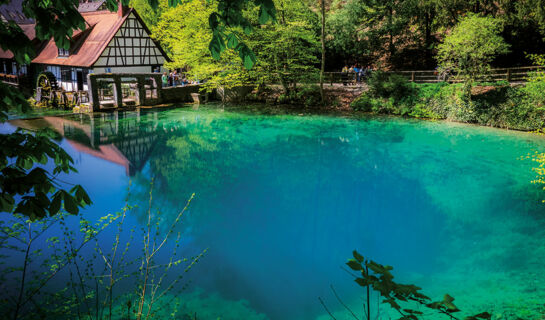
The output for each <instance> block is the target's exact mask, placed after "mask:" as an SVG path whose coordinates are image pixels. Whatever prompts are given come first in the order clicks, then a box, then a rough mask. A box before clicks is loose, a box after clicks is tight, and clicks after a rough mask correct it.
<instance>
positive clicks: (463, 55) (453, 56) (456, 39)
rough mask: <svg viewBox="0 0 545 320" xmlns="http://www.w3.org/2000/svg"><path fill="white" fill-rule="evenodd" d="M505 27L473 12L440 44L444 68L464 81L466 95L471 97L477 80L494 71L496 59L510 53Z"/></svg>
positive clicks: (438, 56) (440, 55)
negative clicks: (504, 38) (502, 31)
mask: <svg viewBox="0 0 545 320" xmlns="http://www.w3.org/2000/svg"><path fill="white" fill-rule="evenodd" d="M501 30H502V26H501V24H500V21H498V20H497V19H494V18H491V17H483V16H480V15H476V14H469V15H468V16H466V17H465V18H463V19H462V20H461V21H460V22H459V23H458V24H457V25H456V27H454V29H453V30H452V31H451V33H450V34H449V35H447V36H446V37H445V40H444V42H443V43H442V44H440V45H439V52H438V55H437V60H438V62H439V66H440V69H441V70H442V71H443V72H452V73H454V74H455V75H456V76H457V77H458V78H460V79H462V80H463V81H464V83H465V93H466V97H469V96H470V94H471V88H472V86H473V83H474V82H475V80H476V79H477V78H478V77H479V76H481V75H483V74H486V73H487V72H488V71H489V70H490V63H491V62H492V61H493V60H494V58H495V57H496V56H497V55H499V54H505V53H507V52H509V45H508V44H507V43H505V41H504V40H503V38H502V36H501V35H500V32H501Z"/></svg>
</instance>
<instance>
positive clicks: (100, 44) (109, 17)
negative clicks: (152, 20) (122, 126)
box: [0, 0, 168, 91]
mask: <svg viewBox="0 0 545 320" xmlns="http://www.w3.org/2000/svg"><path fill="white" fill-rule="evenodd" d="M15 2H20V0H15ZM78 9H79V11H80V13H81V15H82V16H83V18H84V19H85V22H86V25H87V28H86V29H85V30H83V31H79V30H78V31H76V32H75V33H74V35H73V37H72V41H71V45H70V48H69V49H68V50H65V49H63V48H58V47H57V45H56V44H55V41H54V40H53V39H50V40H48V41H45V42H43V43H40V44H39V45H37V46H36V47H37V55H36V57H35V58H34V59H33V60H32V63H31V65H32V67H33V68H31V69H32V70H35V72H36V73H39V72H41V71H44V70H47V71H50V72H51V73H53V74H54V75H55V77H56V78H57V83H58V84H59V86H61V87H62V88H63V89H65V90H67V91H76V90H87V74H89V73H116V72H123V73H149V72H154V71H158V70H160V69H161V67H162V65H163V64H164V63H165V61H167V60H168V57H167V55H166V53H165V52H164V51H163V49H162V48H161V46H160V45H159V44H158V43H157V42H156V41H154V40H153V39H152V38H151V37H150V34H151V32H150V30H149V29H148V27H147V26H146V24H145V23H144V21H143V20H142V19H141V18H140V16H139V15H138V13H137V12H136V10H134V9H132V8H127V7H124V6H121V5H120V6H119V9H118V11H117V12H110V11H108V10H106V9H105V7H104V0H100V1H91V2H86V3H82V4H80V7H79V8H78ZM6 10H7V9H6ZM12 10H13V9H12ZM0 12H2V11H1V10H0ZM2 17H4V13H3V12H2ZM25 22H27V23H21V24H20V25H21V27H22V28H23V30H25V31H26V30H27V29H28V30H29V32H27V36H30V37H32V36H33V32H32V31H33V29H34V28H33V22H32V21H28V20H27V21H25ZM29 22H30V23H29ZM31 39H32V38H31ZM1 58H4V60H3V62H4V64H6V61H7V62H8V63H9V62H10V61H9V59H12V58H13V55H11V56H10V55H9V52H0V59H1ZM11 63H13V61H12V62H11ZM13 66H14V67H15V66H16V65H15V64H13ZM1 71H2V70H0V72H1ZM3 71H4V72H5V73H8V72H11V73H12V74H21V73H27V71H26V70H25V69H24V68H18V69H17V68H11V69H6V68H5V67H4V70H3Z"/></svg>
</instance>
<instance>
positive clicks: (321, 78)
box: [320, 0, 325, 105]
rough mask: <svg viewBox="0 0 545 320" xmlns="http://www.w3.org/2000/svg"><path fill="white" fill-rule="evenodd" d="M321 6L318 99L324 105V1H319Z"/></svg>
mask: <svg viewBox="0 0 545 320" xmlns="http://www.w3.org/2000/svg"><path fill="white" fill-rule="evenodd" d="M321 5H322V8H321V9H322V34H321V37H320V40H321V41H322V66H321V69H320V97H321V99H322V105H323V104H324V103H325V97H324V71H325V0H321Z"/></svg>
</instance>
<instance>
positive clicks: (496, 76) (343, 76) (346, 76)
mask: <svg viewBox="0 0 545 320" xmlns="http://www.w3.org/2000/svg"><path fill="white" fill-rule="evenodd" d="M540 70H544V71H545V67H543V66H532V67H517V68H496V69H491V70H490V73H488V74H484V75H482V76H480V77H479V79H478V80H479V81H508V82H526V81H527V80H528V75H529V73H531V72H535V71H540ZM371 72H372V71H371ZM387 73H390V74H398V75H401V76H404V77H406V78H407V80H409V81H412V82H416V83H434V82H441V81H447V82H459V81H460V80H458V79H456V76H455V75H452V74H447V75H445V74H440V73H438V72H437V71H436V70H411V71H387ZM367 76H368V74H366V75H365V76H363V79H360V80H361V81H365V79H366V77H367ZM357 78H358V77H357V76H356V74H355V73H353V72H349V73H342V72H325V73H324V82H325V83H329V84H331V85H333V84H334V83H336V84H339V83H346V84H355V83H356V81H357Z"/></svg>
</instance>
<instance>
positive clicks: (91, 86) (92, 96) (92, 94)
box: [87, 73, 100, 112]
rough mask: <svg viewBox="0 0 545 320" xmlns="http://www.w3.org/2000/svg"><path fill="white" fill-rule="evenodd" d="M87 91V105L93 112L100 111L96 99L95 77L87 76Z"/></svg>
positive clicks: (97, 99) (96, 85)
mask: <svg viewBox="0 0 545 320" xmlns="http://www.w3.org/2000/svg"><path fill="white" fill-rule="evenodd" d="M87 91H88V92H89V105H90V106H91V110H93V112H95V111H100V99H99V98H98V83H97V79H96V77H94V76H93V74H91V73H89V74H88V75H87Z"/></svg>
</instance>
